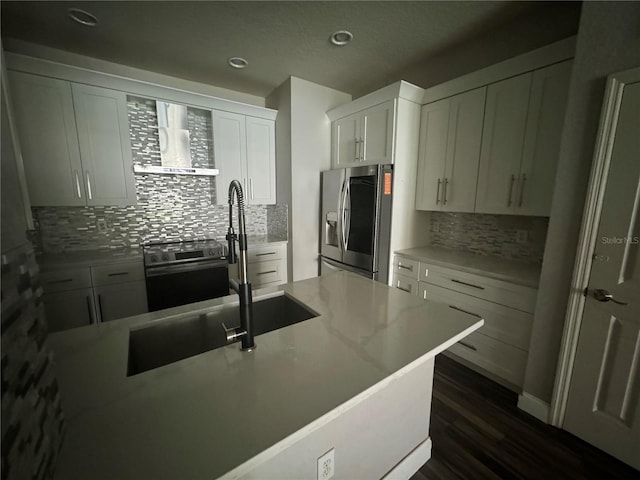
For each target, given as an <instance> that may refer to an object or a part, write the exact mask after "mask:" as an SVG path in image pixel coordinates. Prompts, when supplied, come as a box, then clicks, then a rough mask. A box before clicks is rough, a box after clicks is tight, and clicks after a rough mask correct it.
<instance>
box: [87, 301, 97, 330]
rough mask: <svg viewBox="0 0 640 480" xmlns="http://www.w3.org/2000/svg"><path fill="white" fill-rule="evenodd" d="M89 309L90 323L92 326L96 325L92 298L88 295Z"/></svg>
mask: <svg viewBox="0 0 640 480" xmlns="http://www.w3.org/2000/svg"><path fill="white" fill-rule="evenodd" d="M87 309H88V310H89V322H90V323H91V324H94V323H96V320H95V318H93V309H92V308H91V296H90V295H87Z"/></svg>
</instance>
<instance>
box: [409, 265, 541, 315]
mask: <svg viewBox="0 0 640 480" xmlns="http://www.w3.org/2000/svg"><path fill="white" fill-rule="evenodd" d="M420 280H421V281H423V282H427V283H430V284H433V285H438V286H440V287H444V288H447V289H450V290H455V291H457V292H461V293H466V294H467V295H472V296H474V297H477V298H481V299H483V300H488V301H490V302H495V303H499V304H500V305H505V306H507V307H511V308H516V309H518V310H522V311H524V312H529V313H533V311H534V309H535V305H536V290H535V289H534V288H530V287H524V286H521V285H513V284H510V283H507V282H501V281H500V280H494V279H492V278H486V277H481V276H479V275H474V274H472V273H467V272H458V271H456V270H451V269H448V268H443V267H436V266H433V265H428V264H425V263H420Z"/></svg>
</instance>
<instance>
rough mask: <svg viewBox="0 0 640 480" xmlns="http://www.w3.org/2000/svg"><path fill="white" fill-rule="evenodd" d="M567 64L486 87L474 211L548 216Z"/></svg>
mask: <svg viewBox="0 0 640 480" xmlns="http://www.w3.org/2000/svg"><path fill="white" fill-rule="evenodd" d="M570 77H571V61H566V62H562V63H558V64H555V65H551V66H549V67H546V68H542V69H539V70H536V71H534V72H531V73H526V74H524V75H519V76H517V77H514V78H511V79H508V80H505V81H503V82H499V83H496V84H493V85H490V86H489V87H488V90H487V107H486V114H485V123H484V132H483V137H482V150H481V156H480V169H479V176H478V191H477V197H476V212H479V213H506V214H514V215H536V216H549V214H550V210H551V200H552V198H551V197H552V194H553V185H554V180H555V176H556V168H557V163H558V155H559V150H560V139H561V134H562V126H563V123H564V113H565V108H566V101H567V92H568V87H569V79H570Z"/></svg>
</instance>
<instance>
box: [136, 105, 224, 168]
mask: <svg viewBox="0 0 640 480" xmlns="http://www.w3.org/2000/svg"><path fill="white" fill-rule="evenodd" d="M156 109H157V112H158V135H159V137H160V158H161V161H162V165H161V166H157V165H134V167H133V171H134V172H136V173H160V174H171V175H207V176H212V175H218V173H219V171H218V169H215V168H195V167H193V166H192V164H191V145H190V142H189V127H188V124H187V107H186V106H184V105H176V104H174V103H168V102H163V101H160V100H158V101H156Z"/></svg>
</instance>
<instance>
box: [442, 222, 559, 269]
mask: <svg viewBox="0 0 640 480" xmlns="http://www.w3.org/2000/svg"><path fill="white" fill-rule="evenodd" d="M548 224H549V219H548V218H546V217H524V216H514V215H485V214H475V213H450V212H431V232H430V236H431V244H432V245H436V246H440V247H446V248H451V249H454V250H463V251H467V252H471V253H475V254H478V255H491V256H496V257H501V258H508V259H510V260H520V261H523V262H530V263H542V256H543V254H544V245H545V242H546V238H547V227H548ZM518 231H521V232H526V237H527V238H526V241H524V242H518Z"/></svg>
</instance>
